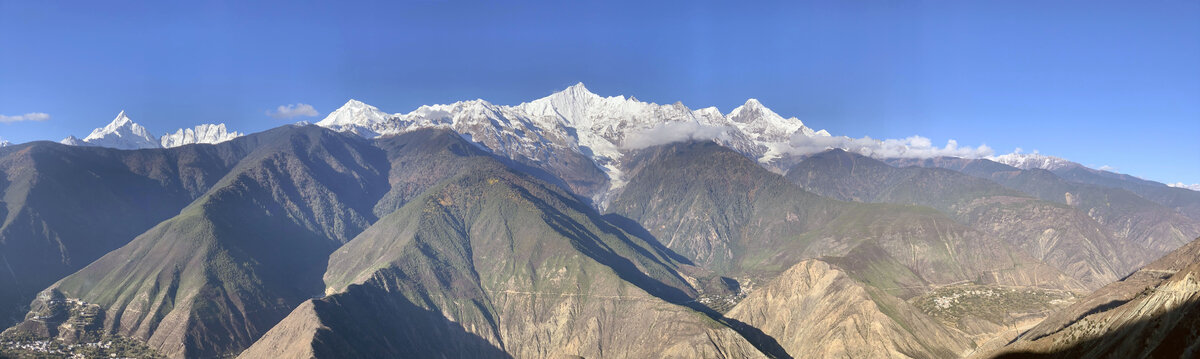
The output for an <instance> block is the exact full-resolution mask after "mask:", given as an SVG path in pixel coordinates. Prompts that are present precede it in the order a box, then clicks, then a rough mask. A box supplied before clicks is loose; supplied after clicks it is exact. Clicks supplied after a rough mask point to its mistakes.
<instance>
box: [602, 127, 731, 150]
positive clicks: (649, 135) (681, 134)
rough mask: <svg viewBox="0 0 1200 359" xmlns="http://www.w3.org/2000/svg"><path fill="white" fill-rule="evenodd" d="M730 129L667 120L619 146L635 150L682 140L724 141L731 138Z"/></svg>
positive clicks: (630, 137)
mask: <svg viewBox="0 0 1200 359" xmlns="http://www.w3.org/2000/svg"><path fill="white" fill-rule="evenodd" d="M731 131H736V130H735V129H733V128H731V127H727V126H709V125H704V124H700V123H698V122H668V123H664V124H660V125H658V126H655V127H652V128H650V129H647V130H645V131H641V132H638V133H634V134H632V135H630V136H629V138H626V139H625V142H624V143H623V144H622V146H621V147H623V148H625V149H629V150H637V149H643V148H646V147H653V146H658V145H665V144H668V143H674V142H682V141H708V140H715V141H717V142H726V141H729V140H730V139H731V138H732V136H731V135H730V132H731Z"/></svg>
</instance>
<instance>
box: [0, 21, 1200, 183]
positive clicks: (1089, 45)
mask: <svg viewBox="0 0 1200 359" xmlns="http://www.w3.org/2000/svg"><path fill="white" fill-rule="evenodd" d="M576 82H584V83H585V84H587V86H588V88H589V89H591V90H592V91H593V92H596V93H598V94H601V95H618V94H624V95H632V96H635V97H637V98H638V99H640V100H643V101H653V102H659V103H671V102H675V101H682V102H683V103H684V104H687V105H688V106H690V107H693V108H699V107H707V106H717V107H718V108H720V109H721V110H722V111H726V112H727V111H729V110H730V109H732V108H734V107H736V106H737V105H740V104H741V103H742V102H744V101H745V99H746V98H750V97H754V98H758V99H760V100H761V101H762V102H763V103H764V104H766V105H767V106H769V107H771V108H772V109H774V110H775V111H776V112H779V113H780V114H782V115H785V116H796V117H799V118H800V119H801V120H803V121H805V123H806V124H808V125H809V126H810V127H814V128H818V129H827V130H829V131H830V132H831V133H833V134H835V135H846V136H851V137H862V136H871V137H874V138H904V137H908V136H911V135H921V136H925V137H928V138H930V139H932V140H933V142H934V143H935V144H944V143H945V142H946V140H949V139H955V140H957V141H958V142H959V143H960V144H962V145H969V146H976V145H979V144H987V145H988V146H991V147H992V148H995V149H996V151H997V152H998V153H1007V152H1010V151H1012V150H1013V149H1014V148H1016V147H1021V148H1023V149H1025V150H1027V151H1030V150H1033V149H1037V150H1040V151H1041V152H1042V153H1045V154H1052V155H1058V156H1062V157H1066V158H1068V159H1072V160H1075V161H1077V162H1081V163H1084V164H1087V165H1093V166H1100V165H1108V166H1112V167H1115V168H1116V169H1117V170H1119V171H1121V172H1125V173H1131V174H1135V175H1139V176H1142V177H1146V178H1150V179H1154V180H1159V181H1164V182H1176V181H1182V182H1187V183H1200V140H1198V137H1200V2H1196V1H1191V0H1158V1H1119V2H1113V1H930V2H913V1H828V2H780V3H755V4H748V3H745V2H735V1H720V2H678V3H655V4H644V3H642V2H620V1H605V2H578V1H547V2H534V1H487V2H467V1H394V2H380V3H373V2H328V3H315V2H314V3H308V4H304V5H300V4H299V2H266V1H264V2H217V1H202V2H176V1H169V2H152V3H151V2H148V3H138V2H126V1H104V2H57V1H28V2H26V1H20V2H17V1H10V0H0V115H4V116H19V115H23V114H26V113H47V114H49V115H50V119H49V120H45V121H15V122H13V121H9V122H6V123H0V138H3V139H7V140H10V141H13V142H26V141H32V140H39V139H51V140H58V139H61V138H63V137H66V136H67V135H69V134H73V135H76V136H84V135H87V133H88V132H90V131H91V129H92V128H95V127H99V126H102V125H104V124H106V123H107V122H108V121H110V120H111V119H112V118H113V117H114V116H115V115H116V114H117V112H118V111H120V110H122V109H124V110H127V111H128V113H129V114H130V116H131V117H132V118H133V119H134V121H137V122H139V123H141V124H143V125H145V126H146V127H148V128H149V129H150V130H151V131H152V132H154V133H156V134H161V133H164V132H167V131H173V130H174V129H177V128H180V127H188V126H192V125H195V124H199V123H209V122H224V123H227V124H228V125H229V126H230V127H231V128H233V129H236V130H240V131H244V132H255V131H261V130H265V129H268V128H272V127H275V126H279V125H282V124H284V123H288V122H293V121H298V120H302V119H305V120H313V121H315V120H319V119H320V118H321V117H322V116H323V115H325V114H326V113H328V112H329V111H331V110H333V109H336V108H337V107H338V106H340V105H341V104H342V103H344V102H345V101H346V100H347V99H349V98H356V99H359V100H362V101H364V102H367V103H370V104H373V105H376V106H378V107H380V108H381V109H383V110H385V111H388V112H408V111H410V110H412V109H414V108H416V107H417V106H419V105H421V104H432V103H447V102H453V101H457V100H464V99H474V98H483V99H486V100H489V101H492V102H494V103H498V104H516V103H519V102H522V101H525V100H530V99H534V98H537V97H541V96H544V95H547V94H549V93H551V92H554V91H556V90H559V89H562V88H565V87H567V86H569V85H571V84H574V83H576ZM294 103H305V104H311V105H312V106H314V107H315V109H316V110H317V111H318V112H319V113H320V115H321V116H318V117H311V118H305V117H301V118H293V119H290V120H281V119H276V118H272V117H269V116H267V115H266V114H265V112H266V111H268V110H271V109H274V108H276V107H277V106H280V105H285V104H294ZM10 119H11V117H10Z"/></svg>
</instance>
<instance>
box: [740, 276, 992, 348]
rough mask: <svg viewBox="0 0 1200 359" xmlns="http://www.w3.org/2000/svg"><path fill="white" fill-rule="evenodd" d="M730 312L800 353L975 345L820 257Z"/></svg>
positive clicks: (765, 287)
mask: <svg viewBox="0 0 1200 359" xmlns="http://www.w3.org/2000/svg"><path fill="white" fill-rule="evenodd" d="M727 315H728V316H729V317H730V318H733V319H735V320H738V321H741V322H743V323H746V324H748V325H751V326H754V327H757V328H759V329H761V330H762V331H763V332H764V333H766V334H768V335H770V336H772V337H775V338H776V339H777V340H779V342H780V345H781V346H783V348H785V349H787V352H788V354H789V355H791V356H793V357H796V358H957V357H959V356H960V355H962V354H963V353H965V352H967V351H968V350H970V349H971V348H972V346H973V345H972V343H971V341H970V340H968V339H966V338H965V337H964V336H963V335H962V333H959V332H956V331H953V330H950V329H947V328H946V327H943V326H942V325H940V324H938V323H937V322H935V321H934V320H933V319H931V318H929V317H928V316H926V315H924V314H922V313H921V312H920V311H919V310H917V309H916V308H914V307H913V306H912V305H910V304H908V303H905V302H904V301H902V300H900V299H898V298H895V297H892V296H890V295H887V294H885V293H883V292H881V291H880V290H878V289H875V288H872V287H868V286H864V285H862V284H860V283H859V282H857V281H855V280H854V279H851V277H850V276H849V275H847V274H846V273H845V272H843V271H842V270H841V269H839V268H837V267H835V266H832V265H830V264H828V263H826V262H822V261H819V260H806V261H803V262H800V263H798V264H796V265H795V266H792V268H790V269H788V270H786V271H784V272H783V273H781V274H780V275H779V277H777V278H775V279H773V280H772V281H771V282H769V283H768V284H767V285H765V286H764V287H762V288H760V289H758V290H756V291H755V292H754V293H751V294H750V295H749V296H747V297H746V299H744V300H742V301H741V303H738V305H737V306H736V307H734V308H733V309H732V310H730V311H729V313H727Z"/></svg>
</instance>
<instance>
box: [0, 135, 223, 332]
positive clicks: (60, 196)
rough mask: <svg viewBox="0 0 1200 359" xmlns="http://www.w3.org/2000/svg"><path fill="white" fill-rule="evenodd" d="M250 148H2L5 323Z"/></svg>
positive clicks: (179, 204)
mask: <svg viewBox="0 0 1200 359" xmlns="http://www.w3.org/2000/svg"><path fill="white" fill-rule="evenodd" d="M245 153H246V151H245V150H244V149H243V148H240V147H237V146H225V147H222V148H216V147H194V148H184V149H177V150H169V151H117V150H112V149H107V148H98V147H72V146H63V145H60V144H56V143H52V142H33V143H27V144H22V145H15V146H11V147H5V148H4V149H2V150H0V195H2V197H0V219H2V222H0V264H2V265H0V267H2V268H4V270H2V271H0V288H4V290H0V314H2V316H0V323H4V325H5V326H7V325H8V324H10V323H12V322H15V321H18V320H20V315H21V314H23V312H25V311H26V310H27V305H28V304H29V302H30V301H32V300H33V299H34V295H35V294H36V293H37V292H38V291H41V290H42V289H45V288H46V286H48V285H50V284H51V283H54V282H55V281H57V280H58V279H61V278H62V277H64V276H66V275H68V274H70V273H72V272H74V271H76V270H79V269H80V268H83V266H85V265H87V264H88V263H91V262H92V261H93V260H96V259H97V258H100V256H102V255H104V254H105V253H108V252H109V251H111V250H113V249H116V248H118V247H120V246H122V245H124V244H126V243H128V242H129V241H130V240H132V239H133V238H134V237H136V236H137V235H138V234H140V233H142V232H144V231H146V230H147V229H150V228H151V227H153V226H154V225H155V224H157V223H159V222H161V221H163V220H165V219H167V218H169V217H171V216H173V215H175V214H177V213H179V210H180V209H182V208H183V207H184V206H186V205H187V204H188V203H189V202H191V201H192V200H194V199H195V198H197V197H199V196H200V195H201V194H203V193H204V192H205V191H207V190H208V189H209V188H210V187H211V186H213V185H214V184H215V183H216V182H217V180H219V179H220V178H221V177H222V176H224V175H225V173H226V172H228V171H229V170H230V169H231V168H232V167H233V166H234V164H235V163H236V161H237V160H238V159H240V158H241V156H244V155H245Z"/></svg>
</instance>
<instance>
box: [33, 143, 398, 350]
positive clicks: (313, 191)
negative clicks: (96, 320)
mask: <svg viewBox="0 0 1200 359" xmlns="http://www.w3.org/2000/svg"><path fill="white" fill-rule="evenodd" d="M235 144H241V145H245V146H247V147H250V148H253V151H251V152H249V153H248V154H247V155H246V156H245V157H244V158H242V159H241V160H240V161H239V162H238V163H237V164H236V166H234V168H233V170H232V171H230V172H229V173H228V174H226V175H225V176H224V177H222V178H221V179H220V180H219V181H218V182H217V183H216V185H214V186H213V187H212V188H211V189H209V190H208V191H207V192H205V193H204V194H203V195H202V196H200V198H199V199H197V200H196V201H194V202H192V203H191V204H190V205H188V206H187V207H186V208H184V209H183V210H182V211H180V212H178V215H176V216H174V217H172V218H170V219H168V220H166V221H163V222H162V223H160V224H158V225H157V226H155V227H154V228H152V229H150V230H149V231H146V232H145V233H143V234H141V235H140V236H138V237H137V238H135V239H134V240H133V241H132V242H130V243H129V244H126V245H125V246H122V247H121V248H119V249H117V250H114V251H112V252H111V253H109V254H107V255H105V256H103V257H101V258H100V259H98V260H96V261H95V262H93V263H91V264H90V265H88V266H86V267H84V268H83V269H82V270H80V271H79V272H76V273H75V274H72V275H70V276H67V277H66V278H64V279H62V280H60V281H59V282H58V283H55V284H54V285H53V286H51V288H49V289H47V290H46V291H45V293H50V294H47V295H44V296H42V297H43V298H53V297H55V296H56V294H54V293H61V295H62V296H63V297H66V298H77V299H79V300H82V301H85V302H88V303H95V304H97V305H99V306H100V307H101V308H103V309H104V314H103V318H104V320H103V328H104V329H105V331H106V332H108V333H114V334H120V335H124V336H130V337H134V338H138V339H141V340H145V341H146V342H147V344H148V345H149V346H150V347H152V348H154V349H156V350H158V351H160V352H161V353H163V354H166V355H168V356H171V357H213V356H227V355H231V354H236V353H238V352H240V351H241V350H242V349H244V348H246V347H247V346H249V345H250V343H252V342H253V341H254V340H255V339H257V338H258V337H259V336H260V335H261V334H262V333H264V332H266V331H267V330H268V329H270V327H271V326H272V325H273V324H275V323H276V322H277V321H279V320H280V319H282V318H283V317H284V316H285V315H286V314H287V313H288V312H290V311H291V309H292V308H294V307H295V306H296V305H298V304H299V303H300V302H301V301H303V300H304V299H307V298H310V297H311V296H313V295H319V293H321V292H322V290H323V285H322V284H321V279H320V278H321V275H322V273H323V272H324V266H323V264H324V263H325V260H326V258H327V255H328V254H329V253H331V252H332V251H333V249H335V248H337V247H338V246H340V245H341V244H342V243H344V242H346V241H348V240H350V238H353V237H354V236H355V235H357V234H358V232H360V231H361V230H362V229H365V228H366V227H367V226H369V225H370V223H372V222H374V220H375V216H374V214H373V212H372V209H373V208H372V204H373V203H375V202H376V201H377V200H378V198H380V197H381V196H382V195H383V194H384V193H385V192H386V191H387V188H388V187H387V180H386V174H387V159H386V154H384V153H383V151H382V150H379V149H378V148H375V147H372V146H370V144H369V143H367V142H366V141H365V140H362V139H359V138H356V137H352V136H347V135H341V134H337V133H334V132H331V131H327V130H324V129H321V128H318V127H313V126H310V127H303V128H301V127H284V128H279V129H275V130H272V131H267V132H264V133H260V134H256V135H253V136H250V137H247V138H244V139H241V140H238V141H235ZM189 148H190V147H189ZM43 306H45V305H42V304H39V303H36V302H35V303H34V305H33V307H34V308H38V307H43ZM38 318H39V317H38V316H37V315H36V313H31V316H30V317H29V319H28V320H27V321H26V322H24V323H23V324H21V326H19V327H18V328H20V327H29V326H32V327H38V326H40V325H45V323H44V322H40V321H38V320H36V319H38Z"/></svg>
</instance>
